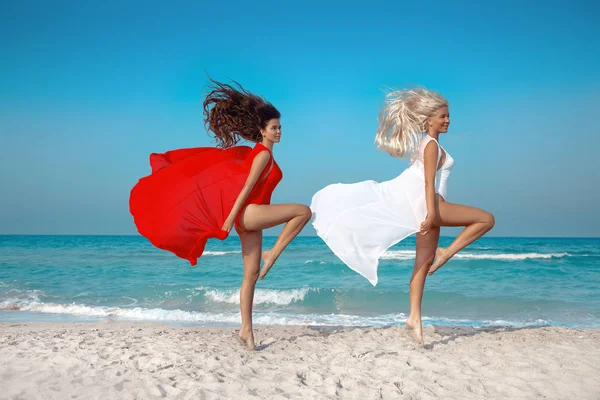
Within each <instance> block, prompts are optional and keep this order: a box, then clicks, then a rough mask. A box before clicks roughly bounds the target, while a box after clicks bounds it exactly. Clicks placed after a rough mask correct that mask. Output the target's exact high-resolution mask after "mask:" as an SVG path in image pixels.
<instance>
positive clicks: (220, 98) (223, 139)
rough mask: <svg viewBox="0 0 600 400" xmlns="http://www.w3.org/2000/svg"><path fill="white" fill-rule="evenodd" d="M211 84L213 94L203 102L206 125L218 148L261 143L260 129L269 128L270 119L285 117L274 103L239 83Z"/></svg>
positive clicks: (209, 94)
mask: <svg viewBox="0 0 600 400" xmlns="http://www.w3.org/2000/svg"><path fill="white" fill-rule="evenodd" d="M209 79H210V78H209ZM210 81H211V82H212V85H209V86H208V88H209V89H210V93H208V95H207V96H206V99H204V103H203V107H204V125H205V126H206V129H207V130H208V131H212V132H213V133H214V135H215V140H216V141H217V147H221V148H224V149H226V148H228V147H231V146H234V145H235V144H236V143H237V142H239V141H240V140H241V139H245V140H250V141H252V142H260V141H261V140H262V135H261V134H260V130H261V129H264V128H266V127H267V122H269V121H270V120H272V119H274V118H280V117H281V114H280V113H279V111H277V109H276V108H275V107H274V106H273V105H272V104H271V103H269V102H268V101H266V100H265V99H263V98H262V97H260V96H257V95H255V94H252V93H250V92H249V91H247V90H246V89H244V88H243V87H242V85H240V84H239V83H237V82H236V81H233V85H228V84H225V83H220V82H217V81H215V80H213V79H210ZM234 85H235V87H234Z"/></svg>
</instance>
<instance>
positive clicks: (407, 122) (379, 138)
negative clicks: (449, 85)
mask: <svg viewBox="0 0 600 400" xmlns="http://www.w3.org/2000/svg"><path fill="white" fill-rule="evenodd" d="M444 106H448V100H446V99H445V98H444V97H443V96H442V95H441V94H439V93H437V92H434V91H431V90H427V89H425V88H415V89H402V90H394V91H391V92H389V93H388V94H387V95H386V96H385V103H384V105H383V109H382V110H381V113H380V114H379V128H378V129H377V134H376V135H375V144H377V147H378V148H379V149H380V150H383V151H385V152H386V153H389V154H390V155H391V156H394V157H409V156H412V155H413V154H415V152H416V151H417V149H418V146H419V140H420V138H421V134H422V133H423V132H425V131H427V127H426V122H427V119H428V118H430V117H432V116H433V115H435V113H436V112H437V111H438V110H439V109H440V108H442V107H444Z"/></svg>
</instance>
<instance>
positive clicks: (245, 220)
mask: <svg viewBox="0 0 600 400" xmlns="http://www.w3.org/2000/svg"><path fill="white" fill-rule="evenodd" d="M311 217H312V212H311V211H310V208H308V207H307V206H305V205H302V204H268V205H258V204H250V205H248V206H247V207H246V208H245V209H244V211H243V212H242V215H241V224H242V226H243V228H244V229H247V230H251V231H257V230H263V229H267V228H272V227H274V226H277V225H281V224H283V223H285V226H284V227H283V230H282V231H281V233H280V234H279V237H278V238H277V241H276V242H275V244H274V245H273V248H272V249H271V250H267V251H264V252H263V254H262V259H263V267H262V269H261V271H260V279H264V277H265V276H266V275H267V272H269V269H271V267H272V266H273V264H274V263H275V261H276V260H277V258H278V257H279V255H280V254H281V252H282V251H283V249H285V248H286V246H287V245H288V244H290V242H291V241H292V240H293V239H294V238H295V237H296V236H297V235H298V234H299V233H300V231H301V230H302V228H304V226H305V225H306V224H307V223H308V221H310V218H311Z"/></svg>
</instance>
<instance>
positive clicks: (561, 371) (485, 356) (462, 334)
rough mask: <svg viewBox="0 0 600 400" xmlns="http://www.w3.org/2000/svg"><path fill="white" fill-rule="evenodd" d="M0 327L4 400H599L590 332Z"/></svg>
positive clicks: (596, 342)
mask: <svg viewBox="0 0 600 400" xmlns="http://www.w3.org/2000/svg"><path fill="white" fill-rule="evenodd" d="M255 335H256V338H257V346H258V349H257V350H258V351H256V352H254V353H249V352H247V351H246V350H244V348H243V347H242V346H241V345H240V344H239V343H238V342H237V340H236V330H235V329H234V328H205V327H202V328H179V327H171V326H167V325H163V324H153V323H129V322H115V321H102V322H95V323H86V324H75V323H0V371H1V372H0V386H1V387H2V391H1V393H0V398H2V399H67V398H86V399H109V398H110V399H152V398H173V399H198V398H200V399H218V398H235V399H240V398H269V399H301V398H302V399H306V398H347V399H356V398H361V399H376V398H377V399H380V398H383V399H397V398H401V399H404V398H406V399H431V398H446V399H447V398H461V399H464V398H482V399H483V398H485V399H489V398H551V399H597V398H599V397H600V380H599V379H598V375H599V373H600V363H598V359H600V350H599V349H600V332H599V331H597V330H579V329H569V328H562V327H541V328H485V329H474V328H449V327H426V328H425V335H426V341H427V343H426V345H425V346H424V347H419V346H416V345H415V344H414V342H413V339H412V337H411V335H410V334H409V332H408V331H406V329H405V328H403V327H390V328H378V329H375V328H354V329H351V328H331V327H327V328H322V327H283V326H267V327H259V328H258V329H256V334H255Z"/></svg>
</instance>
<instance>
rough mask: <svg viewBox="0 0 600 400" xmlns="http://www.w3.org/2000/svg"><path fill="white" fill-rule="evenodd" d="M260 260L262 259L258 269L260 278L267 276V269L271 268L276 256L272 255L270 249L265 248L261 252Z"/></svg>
mask: <svg viewBox="0 0 600 400" xmlns="http://www.w3.org/2000/svg"><path fill="white" fill-rule="evenodd" d="M262 260H263V267H262V268H261V269H260V275H259V276H258V277H259V278H260V279H265V276H267V273H268V272H269V270H270V269H271V267H272V266H273V264H275V261H276V260H277V257H274V256H273V250H272V249H271V250H265V251H263V253H262Z"/></svg>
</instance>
